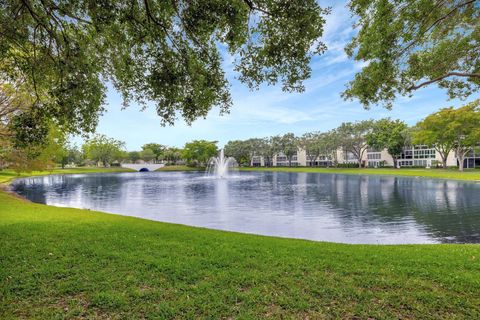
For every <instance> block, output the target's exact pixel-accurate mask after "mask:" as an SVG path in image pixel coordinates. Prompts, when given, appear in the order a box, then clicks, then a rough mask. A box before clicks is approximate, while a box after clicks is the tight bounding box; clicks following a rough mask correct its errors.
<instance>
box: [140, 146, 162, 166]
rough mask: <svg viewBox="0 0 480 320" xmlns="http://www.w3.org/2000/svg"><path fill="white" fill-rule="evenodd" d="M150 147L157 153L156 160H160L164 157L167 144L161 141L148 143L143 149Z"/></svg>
mask: <svg viewBox="0 0 480 320" xmlns="http://www.w3.org/2000/svg"><path fill="white" fill-rule="evenodd" d="M146 149H150V150H151V151H153V153H154V154H155V161H156V162H158V161H160V160H161V159H162V158H163V157H164V152H165V149H167V146H164V145H162V144H159V143H147V144H145V145H143V146H142V150H144V151H145V150H146Z"/></svg>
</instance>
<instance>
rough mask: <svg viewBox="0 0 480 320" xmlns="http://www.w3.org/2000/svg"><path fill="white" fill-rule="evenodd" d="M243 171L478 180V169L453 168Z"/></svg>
mask: <svg viewBox="0 0 480 320" xmlns="http://www.w3.org/2000/svg"><path fill="white" fill-rule="evenodd" d="M241 170H244V171H279V172H317V173H342V174H365V175H371V174H376V175H394V176H407V177H424V178H440V179H455V180H475V181H480V170H471V169H470V170H465V171H464V172H459V171H458V170H454V169H447V170H443V169H405V168H402V169H394V168H378V169H373V168H372V169H368V168H361V169H359V168H348V169H347V168H312V167H268V168H265V167H249V168H241Z"/></svg>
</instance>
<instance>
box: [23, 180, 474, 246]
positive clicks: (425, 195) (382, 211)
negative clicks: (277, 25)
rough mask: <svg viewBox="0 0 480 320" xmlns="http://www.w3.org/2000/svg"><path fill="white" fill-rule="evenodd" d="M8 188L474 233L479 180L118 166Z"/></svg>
mask: <svg viewBox="0 0 480 320" xmlns="http://www.w3.org/2000/svg"><path fill="white" fill-rule="evenodd" d="M14 189H15V190H16V191H17V192H18V193H20V194H22V195H24V196H25V197H27V198H28V199H30V200H32V201H34V202H39V203H46V204H50V205H57V206H69V207H77V208H89V209H94V210H100V211H106V212H112V213H120V214H125V215H133V216H139V217H143V218H147V219H152V220H159V221H166V222H175V223H182V224H188V225H194V226H202V227H208V228H216V229H222V230H231V231H240V232H248V233H256V234H264V235H274V236H282V237H294V238H304V239H312V240H324V241H335V242H347V243H436V242H452V243H464V242H469V243H480V184H478V183H469V182H460V181H445V180H428V179H418V178H396V177H382V176H354V175H351V176H349V175H329V174H314V173H268V172H265V173H263V172H259V173H239V174H238V175H237V176H235V177H233V178H231V179H212V178H208V177H205V176H204V175H203V174H199V173H182V172H173V173H163V172H162V173H147V174H145V173H124V174H118V173H117V174H93V175H66V176H48V177H35V178H27V179H23V180H19V181H17V182H16V183H15V184H14Z"/></svg>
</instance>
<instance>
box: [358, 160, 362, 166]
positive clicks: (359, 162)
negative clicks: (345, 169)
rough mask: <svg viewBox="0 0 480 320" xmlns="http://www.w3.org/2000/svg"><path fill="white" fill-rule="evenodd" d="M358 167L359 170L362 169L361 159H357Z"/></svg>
mask: <svg viewBox="0 0 480 320" xmlns="http://www.w3.org/2000/svg"><path fill="white" fill-rule="evenodd" d="M358 167H359V168H361V167H362V158H358Z"/></svg>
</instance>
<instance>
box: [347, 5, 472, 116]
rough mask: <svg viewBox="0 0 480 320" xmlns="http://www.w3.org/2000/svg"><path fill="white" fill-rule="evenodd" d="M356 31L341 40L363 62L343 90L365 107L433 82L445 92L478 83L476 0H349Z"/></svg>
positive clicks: (467, 90) (463, 92) (462, 92)
mask: <svg viewBox="0 0 480 320" xmlns="http://www.w3.org/2000/svg"><path fill="white" fill-rule="evenodd" d="M349 7H350V9H351V11H352V13H353V14H354V15H355V16H357V18H358V20H357V23H356V25H355V26H356V27H357V28H358V29H359V30H358V34H357V35H356V36H355V37H354V38H353V40H352V41H351V43H350V44H349V45H348V46H347V48H346V51H347V53H348V55H349V56H350V57H353V58H354V59H355V60H357V61H360V62H362V63H365V66H364V67H363V69H362V70H361V71H360V72H359V73H357V74H356V76H355V78H354V80H353V81H351V82H350V83H349V85H348V87H347V89H346V91H345V92H344V93H343V96H344V98H347V99H348V98H357V99H359V100H360V102H361V103H362V104H363V105H364V106H365V107H368V106H370V105H372V104H377V103H380V104H383V105H384V106H386V107H387V108H391V106H392V104H393V101H394V100H395V98H396V96H398V95H402V96H406V95H411V94H412V93H413V92H414V91H415V90H417V89H420V88H422V87H425V86H428V85H431V84H437V85H438V86H439V87H440V88H444V89H446V90H447V92H448V94H449V96H450V97H452V98H453V97H459V98H465V97H467V96H469V95H470V94H472V92H475V91H478V89H479V88H480V55H479V52H480V1H478V0H452V1H440V0H439V1H432V0H375V1H364V0H351V1H350V3H349Z"/></svg>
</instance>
